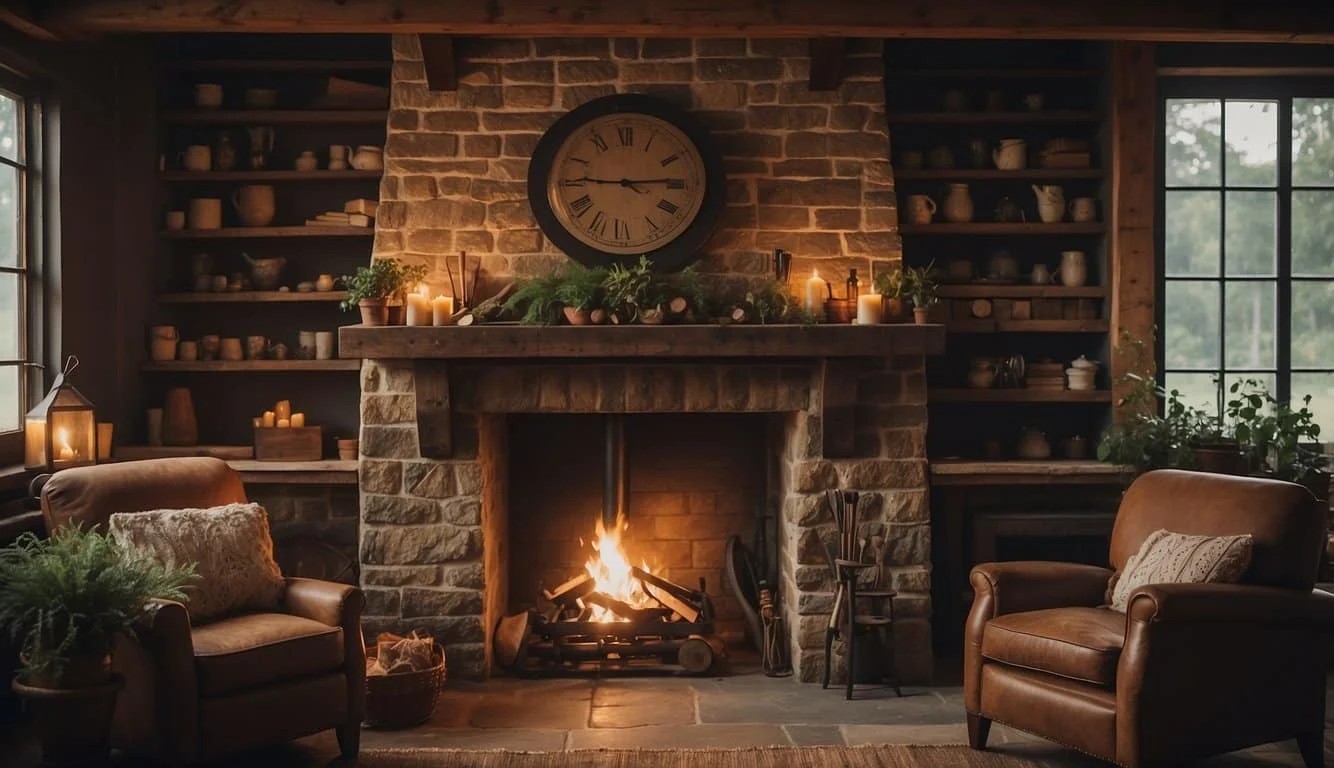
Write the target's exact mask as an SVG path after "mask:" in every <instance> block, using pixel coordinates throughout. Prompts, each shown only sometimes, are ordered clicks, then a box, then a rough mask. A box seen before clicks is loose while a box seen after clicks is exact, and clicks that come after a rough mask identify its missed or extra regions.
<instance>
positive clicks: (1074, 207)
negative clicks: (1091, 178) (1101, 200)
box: [1070, 197, 1098, 221]
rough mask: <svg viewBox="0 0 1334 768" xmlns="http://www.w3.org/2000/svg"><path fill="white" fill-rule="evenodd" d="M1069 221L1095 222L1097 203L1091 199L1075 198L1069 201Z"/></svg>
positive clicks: (1096, 218)
mask: <svg viewBox="0 0 1334 768" xmlns="http://www.w3.org/2000/svg"><path fill="white" fill-rule="evenodd" d="M1070 220H1071V221H1097V220H1098V201H1097V200H1094V199H1093V198H1091V197H1076V198H1075V199H1073V200H1071V201H1070Z"/></svg>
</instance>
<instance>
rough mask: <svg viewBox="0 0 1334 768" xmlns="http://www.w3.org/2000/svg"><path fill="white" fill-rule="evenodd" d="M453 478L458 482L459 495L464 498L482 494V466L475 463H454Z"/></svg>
mask: <svg viewBox="0 0 1334 768" xmlns="http://www.w3.org/2000/svg"><path fill="white" fill-rule="evenodd" d="M454 476H455V478H456V479H457V480H458V484H459V493H461V494H463V495H465V496H477V495H479V494H481V492H482V465H481V463H480V462H476V461H464V462H456V463H455V464H454Z"/></svg>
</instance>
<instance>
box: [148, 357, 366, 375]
mask: <svg viewBox="0 0 1334 768" xmlns="http://www.w3.org/2000/svg"><path fill="white" fill-rule="evenodd" d="M140 370H142V371H145V372H148V373H261V372H262V373H280V372H302V371H359V370H361V361H360V360H355V359H338V360H171V361H168V362H161V363H144V364H143V366H141V368H140Z"/></svg>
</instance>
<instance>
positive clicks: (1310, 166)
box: [1159, 83, 1334, 429]
mask: <svg viewBox="0 0 1334 768" xmlns="http://www.w3.org/2000/svg"><path fill="white" fill-rule="evenodd" d="M1211 87H1212V88H1213V89H1215V91H1216V93H1217V95H1209V94H1208V92H1209V91H1210V90H1211ZM1244 88H1245V90H1237V89H1236V88H1235V87H1228V86H1223V87H1219V86H1218V84H1216V83H1202V84H1198V83H1197V84H1192V85H1186V84H1177V85H1176V86H1168V87H1167V88H1165V91H1166V92H1168V93H1169V96H1168V98H1166V99H1165V102H1164V122H1165V131H1164V139H1165V141H1164V162H1163V205H1162V218H1161V220H1162V243H1161V246H1162V248H1161V253H1162V260H1163V268H1162V271H1161V275H1162V283H1161V288H1162V291H1161V293H1160V296H1161V297H1162V301H1161V303H1160V307H1161V309H1160V313H1161V314H1160V317H1159V326H1160V327H1161V328H1162V338H1163V345H1162V368H1161V370H1163V372H1164V383H1165V385H1166V386H1167V388H1168V389H1179V390H1181V391H1182V392H1183V393H1184V394H1185V395H1186V397H1187V401H1188V402H1190V403H1191V404H1194V405H1201V406H1206V407H1209V408H1210V410H1212V406H1213V405H1214V404H1215V403H1216V402H1217V399H1218V391H1219V387H1220V386H1221V387H1222V388H1223V389H1224V390H1226V388H1227V387H1228V386H1230V385H1231V384H1232V383H1233V382H1234V381H1237V380H1238V379H1259V380H1261V381H1263V382H1265V383H1266V384H1267V385H1268V387H1269V388H1270V390H1271V391H1273V392H1275V394H1276V395H1277V396H1278V397H1279V398H1280V399H1287V398H1300V397H1301V396H1303V395H1305V394H1308V393H1309V394H1311V395H1312V396H1313V398H1314V399H1313V401H1312V405H1313V408H1314V410H1315V411H1316V416H1317V419H1318V420H1319V421H1320V422H1323V423H1324V424H1326V425H1328V427H1329V428H1330V429H1334V97H1319V96H1306V95H1298V94H1297V93H1296V92H1290V91H1289V92H1285V91H1288V90H1289V89H1286V88H1285V87H1282V86H1278V85H1274V84H1268V85H1266V84H1262V83H1250V84H1247V85H1246V86H1244ZM1330 92H1331V93H1334V90H1331V91H1330ZM1176 93H1181V94H1182V95H1180V96H1177V95H1176ZM1200 93H1203V94H1206V95H1197V94H1200Z"/></svg>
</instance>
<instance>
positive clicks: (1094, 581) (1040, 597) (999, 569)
mask: <svg viewBox="0 0 1334 768" xmlns="http://www.w3.org/2000/svg"><path fill="white" fill-rule="evenodd" d="M1111 577H1112V572H1111V571H1110V570H1108V569H1106V568H1099V567H1097V566H1093V565H1079V564H1077V563H1049V562H1039V561H1020V562H1011V563H983V564H982V565H978V566H976V567H974V568H973V572H972V573H971V574H969V576H968V580H969V581H970V582H972V585H973V607H972V610H970V611H969V612H968V623H967V624H966V625H965V626H964V644H963V658H964V662H963V689H964V707H965V709H967V710H968V711H969V712H972V713H978V712H980V711H981V697H982V663H983V662H982V632H983V630H985V629H986V626H987V622H988V621H991V620H992V619H994V618H996V617H997V616H1001V615H1004V614H1007V613H1021V612H1023V611H1037V610H1041V609H1043V608H1067V607H1074V606H1094V605H1101V604H1102V603H1103V602H1104V601H1105V599H1106V595H1107V580H1108V579H1110V578H1111Z"/></svg>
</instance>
